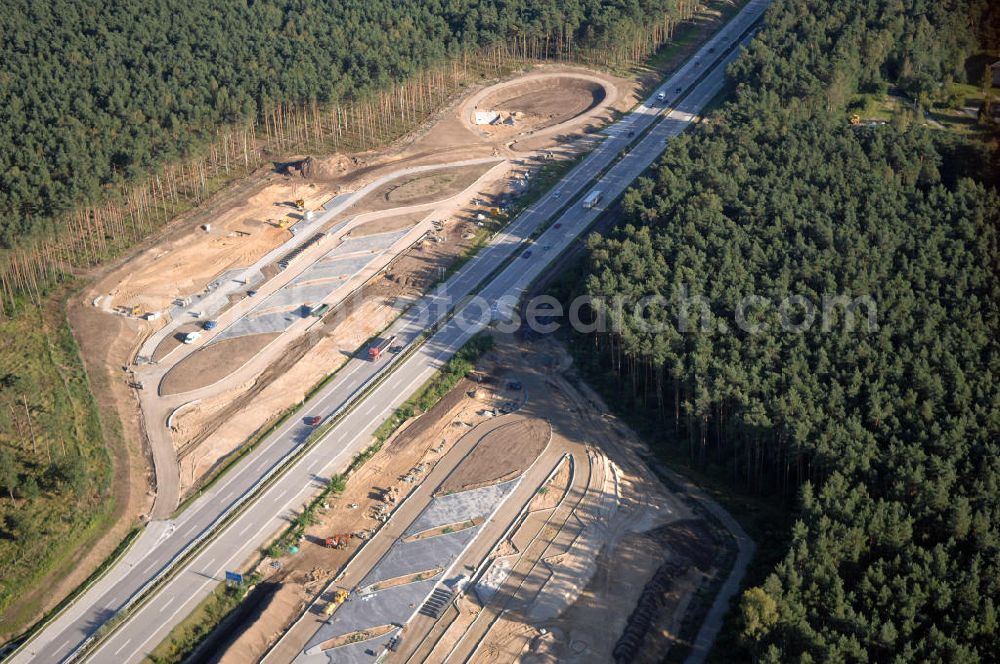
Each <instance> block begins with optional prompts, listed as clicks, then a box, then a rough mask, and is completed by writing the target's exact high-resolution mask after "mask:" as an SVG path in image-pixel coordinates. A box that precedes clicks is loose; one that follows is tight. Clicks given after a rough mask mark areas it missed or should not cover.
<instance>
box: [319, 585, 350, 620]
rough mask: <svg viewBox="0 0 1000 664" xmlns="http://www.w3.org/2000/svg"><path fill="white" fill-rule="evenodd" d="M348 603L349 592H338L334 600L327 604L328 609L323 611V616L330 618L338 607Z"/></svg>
mask: <svg viewBox="0 0 1000 664" xmlns="http://www.w3.org/2000/svg"><path fill="white" fill-rule="evenodd" d="M346 601H347V591H346V590H338V591H337V592H336V593H334V595H333V599H331V600H330V601H329V602H328V603H327V605H326V607H325V608H324V609H323V615H324V616H326V617H328V618H329V617H330V616H331V615H332V614H333V612H334V611H336V610H337V607H338V606H340V605H341V604H343V603H344V602H346Z"/></svg>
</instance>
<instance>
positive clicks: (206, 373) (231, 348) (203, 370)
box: [160, 333, 279, 396]
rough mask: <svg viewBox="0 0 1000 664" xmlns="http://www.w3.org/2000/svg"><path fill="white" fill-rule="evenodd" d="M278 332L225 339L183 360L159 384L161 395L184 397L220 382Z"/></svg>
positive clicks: (269, 341)
mask: <svg viewBox="0 0 1000 664" xmlns="http://www.w3.org/2000/svg"><path fill="white" fill-rule="evenodd" d="M278 336H279V334H278V333H273V334H254V335H250V336H246V337H236V338H235V339H224V340H222V341H219V342H218V343H214V344H211V345H209V346H205V347H204V348H201V349H199V350H197V351H195V352H193V353H191V354H190V355H189V356H187V357H185V358H184V359H183V360H181V361H180V362H178V363H177V364H176V365H175V366H174V368H173V369H171V370H170V371H168V372H167V375H166V376H164V377H163V380H162V381H160V395H161V396H167V395H170V394H183V393H184V392H190V391H191V390H197V389H198V388H201V387H205V386H207V385H211V384H212V383H215V382H216V381H219V380H222V379H223V378H225V377H226V376H228V375H229V374H231V373H232V372H234V371H236V370H237V369H239V368H240V367H241V366H243V365H244V364H246V363H247V362H248V361H249V360H250V358H252V357H253V356H254V355H256V354H257V353H259V352H260V351H261V349H262V348H264V346H266V345H268V344H269V343H271V341H272V340H274V339H275V338H276V337H278Z"/></svg>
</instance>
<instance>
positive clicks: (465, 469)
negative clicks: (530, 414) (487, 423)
mask: <svg viewBox="0 0 1000 664" xmlns="http://www.w3.org/2000/svg"><path fill="white" fill-rule="evenodd" d="M551 436H552V427H550V426H549V424H548V423H547V422H543V421H541V420H535V419H530V420H529V419H519V420H516V421H514V422H511V423H510V424H505V425H504V426H501V427H499V428H497V429H493V430H491V431H489V432H488V433H487V434H486V435H484V436H483V437H482V439H481V440H480V441H479V444H478V445H476V449H474V450H473V451H472V452H470V453H469V456H468V458H467V459H466V460H465V461H464V462H463V463H462V465H461V466H459V467H458V468H456V469H455V471H454V472H453V473H452V474H451V475H449V476H448V479H446V480H445V481H444V482H443V483H442V484H441V486H440V487H438V489H437V493H438V494H439V495H441V494H448V493H451V492H454V491H466V490H469V489H477V488H479V487H482V486H487V485H490V484H496V483H497V482H502V481H504V480H509V479H513V478H514V477H516V476H517V475H519V474H520V473H522V472H524V469H525V468H527V467H528V466H529V465H530V464H531V463H532V462H533V461H534V460H535V459H537V458H538V455H540V454H541V453H542V450H544V449H545V446H546V445H548V443H549V438H550V437H551Z"/></svg>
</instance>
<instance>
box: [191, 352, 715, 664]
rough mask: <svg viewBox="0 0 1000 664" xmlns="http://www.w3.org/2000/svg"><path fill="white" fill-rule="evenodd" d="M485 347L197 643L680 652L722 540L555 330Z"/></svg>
mask: <svg viewBox="0 0 1000 664" xmlns="http://www.w3.org/2000/svg"><path fill="white" fill-rule="evenodd" d="M496 339H497V346H496V347H495V349H494V350H493V351H491V352H490V353H488V354H487V355H486V356H485V357H484V358H483V359H482V360H481V362H480V364H479V366H478V370H477V372H476V373H475V374H474V375H472V377H471V378H466V379H465V380H463V381H462V382H461V383H460V384H459V385H458V386H457V387H455V388H454V389H453V390H452V391H451V392H450V393H449V394H447V395H446V396H445V397H444V398H443V399H442V400H441V401H440V402H439V403H438V404H437V405H436V406H435V407H434V408H432V409H431V410H430V411H428V412H427V413H425V414H424V415H422V416H420V417H418V418H416V419H414V420H411V421H410V422H408V423H407V424H406V425H405V426H404V427H403V428H402V429H401V430H399V431H398V432H397V433H396V434H395V435H394V436H393V437H392V438H391V439H390V440H389V441H387V442H386V444H385V446H384V447H383V448H382V450H381V451H380V452H379V453H378V454H376V455H375V456H374V457H373V458H372V459H370V460H369V461H368V462H367V463H366V464H365V465H364V466H362V467H361V469H360V470H359V471H358V472H357V473H356V474H355V475H352V476H351V477H350V479H349V480H348V482H347V486H346V487H345V489H344V491H343V492H342V493H340V494H339V495H337V496H336V498H335V499H332V500H330V501H329V502H327V503H326V504H325V505H324V506H323V509H322V510H321V515H320V517H319V519H318V521H317V523H315V524H314V525H312V526H310V527H309V528H307V529H306V532H305V534H304V537H303V538H302V540H301V542H300V543H299V546H298V547H297V548H298V550H297V552H296V553H295V554H294V555H285V556H281V557H280V558H278V559H271V558H264V559H263V560H261V561H260V563H259V564H258V565H257V567H256V569H254V570H248V571H251V572H253V573H256V574H259V575H260V578H261V579H262V581H261V583H260V584H259V586H258V587H257V588H256V589H255V591H254V592H252V593H251V594H250V596H249V597H248V598H247V600H246V601H245V602H244V604H245V605H246V607H245V610H244V611H243V612H242V613H241V615H240V617H239V619H238V620H233V621H227V622H226V623H224V624H223V625H222V626H220V628H218V629H217V630H216V632H215V633H213V635H212V636H211V637H210V640H209V641H208V642H207V643H206V644H204V645H203V649H202V651H208V652H214V653H216V655H215V656H214V661H220V662H233V663H235V662H246V661H259V660H260V661H266V662H293V661H294V662H338V663H340V662H374V661H376V658H379V657H380V658H382V659H381V660H379V661H385V662H466V661H474V662H513V661H522V660H523V661H539V662H563V661H570V662H609V661H660V659H659V657H662V655H664V654H665V653H666V652H667V651H668V650H670V649H671V648H673V647H675V646H677V645H682V646H685V647H686V646H687V645H689V642H690V641H691V640H692V638H693V636H694V635H693V632H694V631H696V629H697V626H698V625H699V624H700V623H701V621H702V618H703V617H704V614H705V612H706V611H707V609H708V602H710V601H711V598H712V597H714V592H711V591H712V589H713V586H714V585H715V584H716V583H717V582H719V581H720V580H721V578H722V577H724V576H725V575H726V574H727V573H728V570H729V567H730V565H731V561H732V554H733V550H734V543H733V540H732V539H731V537H730V535H729V533H728V532H727V531H726V530H725V529H724V528H722V527H721V526H720V525H719V524H718V523H717V522H716V521H715V520H714V519H713V518H711V517H710V516H709V515H708V513H707V512H706V510H705V508H704V505H703V504H702V503H701V502H700V501H699V500H693V499H692V496H691V495H689V494H688V493H686V492H685V491H681V492H679V493H674V492H672V491H671V490H668V489H667V488H665V486H664V484H663V483H662V482H661V480H660V479H658V478H656V477H655V476H653V474H652V473H651V472H650V470H649V469H648V468H647V465H646V463H645V462H644V460H643V459H642V457H640V454H641V453H642V449H643V448H642V445H641V443H639V442H638V441H637V440H636V439H635V437H634V436H633V435H632V434H631V432H629V431H628V430H627V429H626V428H625V427H624V426H622V425H621V424H620V423H618V422H617V421H616V420H615V419H614V417H613V416H612V415H610V414H609V412H608V410H607V409H606V408H605V407H604V405H603V404H602V403H601V401H600V400H599V398H598V397H596V395H595V394H593V393H592V392H591V391H590V390H589V389H588V388H587V387H586V386H585V385H584V384H582V383H581V382H580V380H579V378H578V377H576V375H575V373H574V372H573V370H572V364H571V361H570V359H569V355H568V354H567V353H566V351H565V350H564V348H563V347H562V346H561V345H560V343H559V342H557V341H555V340H552V339H545V340H541V341H539V340H531V341H525V340H523V339H521V338H519V337H518V336H517V335H497V336H496ZM702 498H703V497H702ZM626 608H627V610H626ZM633 609H634V610H633ZM650 652H655V653H657V657H653V658H649V656H648V653H650ZM641 653H646V655H645V657H647V659H642V658H641V657H639V655H640V654H641Z"/></svg>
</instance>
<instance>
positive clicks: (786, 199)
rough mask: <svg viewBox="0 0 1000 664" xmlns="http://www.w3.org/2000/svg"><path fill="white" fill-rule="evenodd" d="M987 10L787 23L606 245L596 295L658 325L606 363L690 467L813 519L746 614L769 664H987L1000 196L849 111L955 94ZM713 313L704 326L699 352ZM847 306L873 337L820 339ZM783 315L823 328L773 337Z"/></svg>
mask: <svg viewBox="0 0 1000 664" xmlns="http://www.w3.org/2000/svg"><path fill="white" fill-rule="evenodd" d="M984 9H985V6H984V5H981V4H977V3H966V2H946V3H931V2H922V1H920V0H899V1H895V2H867V1H866V0H852V1H849V2H837V3H829V2H820V1H818V0H817V1H815V2H813V1H808V0H786V1H783V0H779V1H777V2H776V4H775V6H774V7H773V8H772V9H771V11H770V13H769V15H768V17H767V20H766V24H765V26H764V29H763V30H762V32H761V33H760V36H759V37H758V39H757V41H755V42H754V44H753V46H752V47H751V48H750V49H749V52H748V53H747V54H745V56H744V57H743V58H742V59H741V60H739V62H738V63H737V64H735V65H734V66H733V68H732V70H731V73H732V75H733V77H734V79H735V80H737V81H738V82H739V87H738V92H737V98H736V100H735V101H733V102H732V103H729V104H727V105H726V106H725V107H724V108H723V109H722V111H721V112H719V113H716V114H715V116H714V117H713V118H712V119H711V122H709V123H708V124H707V125H705V126H703V127H701V128H700V129H699V130H698V131H696V132H694V133H693V134H691V135H686V136H684V137H682V138H680V139H679V140H676V141H674V142H672V143H671V145H670V146H669V147H668V149H667V151H666V153H665V155H664V156H663V158H662V160H661V161H660V162H659V164H658V166H657V168H656V170H655V172H654V173H652V174H651V175H650V176H649V177H647V178H644V179H642V180H641V181H640V182H639V183H638V184H637V186H636V187H635V188H634V189H633V190H631V191H630V192H629V193H628V194H627V195H626V198H625V202H624V207H625V211H626V216H627V220H628V223H626V224H624V225H622V226H621V227H619V228H618V229H616V230H615V231H614V232H612V233H610V234H608V235H607V236H606V237H598V236H595V237H593V238H592V239H591V243H590V249H591V251H590V257H589V276H588V280H587V291H588V292H589V293H590V294H591V295H595V296H599V297H602V298H608V299H610V298H614V297H615V296H622V295H624V296H625V300H626V301H627V302H637V301H639V300H640V299H641V298H643V297H648V296H652V295H662V296H665V297H666V298H667V302H668V303H667V304H664V305H662V306H659V307H651V308H648V309H647V310H646V311H645V312H644V314H643V315H642V316H640V315H638V314H636V313H633V312H631V311H630V310H629V309H628V307H626V309H625V315H624V316H621V317H620V318H619V319H618V326H617V328H616V329H614V330H613V332H612V333H610V334H607V335H601V336H600V337H599V339H598V341H599V342H600V343H599V344H598V348H599V351H598V352H600V353H601V354H602V355H603V356H604V357H605V358H606V359H605V360H604V362H605V363H606V366H607V367H608V368H609V369H610V370H612V371H613V372H614V373H615V374H617V375H618V376H619V377H620V380H621V385H622V387H625V388H626V389H625V390H624V391H625V393H626V394H629V393H631V394H633V395H634V399H635V401H636V403H638V404H640V405H641V404H645V406H640V407H645V408H648V409H650V410H652V411H654V412H659V413H660V415H659V416H660V417H661V418H662V422H663V426H662V430H663V431H664V435H666V436H670V437H679V438H680V439H681V440H686V441H689V444H690V449H691V454H692V455H693V457H694V458H695V459H696V460H699V461H704V462H712V463H715V464H724V465H725V466H726V467H729V468H732V473H733V477H734V479H735V480H737V481H739V482H741V483H742V484H744V485H745V486H748V487H750V488H751V489H753V490H757V491H761V492H770V493H777V494H781V493H782V492H784V493H794V492H795V491H796V490H797V491H798V492H799V493H800V495H801V512H800V514H799V516H798V521H797V522H796V525H795V527H794V529H793V532H792V533H791V546H790V549H789V550H788V552H787V555H786V556H785V558H784V560H783V561H782V562H781V563H780V564H779V565H778V566H777V568H776V569H775V570H774V572H773V574H771V575H770V576H769V577H768V579H767V581H766V583H765V584H763V586H762V587H761V588H756V589H752V590H751V591H750V592H748V593H747V595H746V596H745V598H744V601H743V610H742V615H743V630H744V636H745V638H746V643H747V645H748V647H749V648H750V651H751V652H752V653H753V654H754V655H755V656H756V657H759V658H761V659H762V660H764V661H769V662H788V661H802V662H808V661H829V662H866V661H873V662H874V661H895V662H915V661H940V662H944V661H949V662H952V661H961V662H985V661H995V658H996V655H997V643H998V642H1000V626H998V623H997V621H998V617H997V604H998V602H1000V525H998V524H1000V389H998V382H997V376H998V375H1000V346H998V340H1000V311H998V307H997V303H998V302H1000V284H998V280H997V266H998V264H1000V240H998V228H1000V196H998V194H997V191H996V189H994V188H993V187H991V186H989V185H988V184H984V182H982V181H977V179H975V178H972V177H968V176H969V175H975V174H977V173H983V172H986V171H987V170H988V168H985V167H984V164H981V163H980V164H977V163H971V162H972V161H974V160H977V159H987V160H988V159H989V155H988V153H987V152H984V151H983V150H978V149H974V148H972V147H968V149H965V148H961V147H959V146H958V145H956V139H954V138H953V137H945V136H942V135H941V134H940V133H937V132H935V130H931V129H929V128H927V127H925V126H923V125H920V124H919V123H917V122H915V121H914V117H912V116H909V117H908V116H907V115H906V114H905V113H904V114H903V115H902V116H900V117H899V118H897V121H896V122H894V123H890V124H889V125H884V126H874V127H853V126H851V125H849V123H848V122H847V115H848V114H847V113H846V112H845V107H846V105H847V104H848V103H849V101H850V98H851V96H852V95H854V94H855V93H856V92H857V91H858V90H859V89H861V90H885V89H888V88H889V86H893V85H898V86H899V87H900V88H902V89H903V90H906V91H909V92H911V93H912V94H914V95H915V96H919V95H920V94H923V93H925V92H926V91H927V90H932V89H933V88H934V87H935V86H936V85H937V83H938V82H940V81H942V80H945V79H947V78H948V77H949V76H958V75H960V70H961V68H962V63H963V61H964V57H965V56H966V55H967V54H969V53H970V52H971V51H973V50H974V49H975V47H976V38H977V35H979V34H987V33H989V30H988V29H987V28H986V27H985V26H987V25H989V24H990V21H993V20H995V19H993V18H990V17H989V16H987V15H985V14H984V13H983V11H984ZM959 142H960V141H959ZM958 159H962V160H965V161H963V162H958V161H956V160H958ZM987 163H988V162H987ZM681 296H684V298H683V299H681ZM697 296H702V297H704V298H705V302H706V303H707V304H708V306H709V307H710V309H711V313H712V315H713V316H712V317H711V318H709V319H708V321H707V324H706V325H705V327H702V325H701V323H702V320H701V319H700V317H699V316H700V314H696V315H695V316H693V317H692V316H689V317H688V323H689V324H688V325H687V329H686V331H685V329H683V325H682V323H681V321H680V318H679V314H680V310H681V307H680V303H681V302H688V303H691V302H692V301H693V300H692V298H693V297H697ZM747 296H757V297H759V298H762V299H760V300H754V301H752V302H753V306H752V307H750V308H749V313H748V310H747V309H741V302H743V303H745V302H746V300H745V299H744V298H746V297H747ZM831 296H847V297H848V298H849V299H853V298H858V297H867V298H870V299H871V301H873V302H874V304H875V307H876V311H877V316H876V320H875V323H876V324H875V325H870V324H869V321H868V319H867V316H866V315H865V314H867V309H866V308H863V307H860V306H859V307H858V310H857V312H856V313H857V314H858V315H857V316H856V317H855V320H854V325H853V327H852V326H849V325H848V324H847V320H846V315H845V313H844V308H843V307H842V306H835V307H832V308H831V311H832V312H833V313H832V315H831V317H830V319H829V329H826V330H824V329H823V325H822V320H821V319H822V314H823V302H824V298H825V297H827V298H829V297H831ZM789 298H791V301H792V302H793V303H795V302H796V300H797V301H798V303H799V305H798V306H792V307H790V308H789V310H788V311H789V312H790V318H791V322H792V323H797V322H800V321H801V320H802V319H803V318H804V317H805V316H806V311H805V309H804V308H803V306H801V303H802V302H809V303H811V304H812V305H813V306H814V307H815V308H816V311H815V314H816V319H815V321H814V322H813V325H812V326H808V327H807V328H806V329H804V330H798V331H796V330H793V329H789V328H788V326H787V325H786V326H784V327H783V326H782V320H781V312H780V308H779V304H780V303H781V302H783V301H788V300H789ZM699 306H700V305H699ZM698 311H700V309H699V310H698ZM738 311H742V313H743V314H744V317H745V319H746V321H747V323H748V324H749V325H750V326H753V327H756V326H757V325H759V326H760V327H756V332H752V331H750V329H751V328H750V327H749V326H746V325H745V326H743V328H742V329H741V326H740V325H739V324H738V320H739V314H738ZM650 320H653V321H656V322H658V323H660V325H659V327H658V328H655V329H651V328H650V327H649V326H648V325H647V323H648V322H649V321H650ZM629 386H630V387H631V389H628V387H629ZM675 403H676V406H675ZM675 432H676V433H675Z"/></svg>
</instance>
